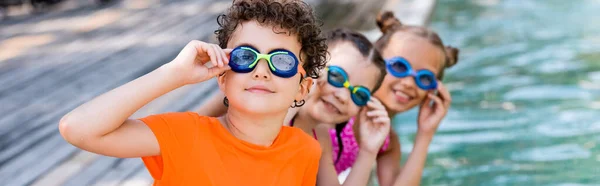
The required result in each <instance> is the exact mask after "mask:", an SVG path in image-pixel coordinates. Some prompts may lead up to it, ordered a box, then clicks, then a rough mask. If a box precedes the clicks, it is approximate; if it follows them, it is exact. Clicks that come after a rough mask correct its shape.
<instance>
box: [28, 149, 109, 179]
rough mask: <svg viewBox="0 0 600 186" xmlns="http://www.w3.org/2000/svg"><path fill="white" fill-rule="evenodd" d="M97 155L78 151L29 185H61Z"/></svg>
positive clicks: (96, 157)
mask: <svg viewBox="0 0 600 186" xmlns="http://www.w3.org/2000/svg"><path fill="white" fill-rule="evenodd" d="M98 157H100V155H97V154H93V153H91V152H86V151H79V152H77V154H76V155H74V156H73V157H71V159H69V160H68V161H67V163H63V164H61V165H60V166H58V167H56V168H54V169H53V170H52V171H51V172H49V173H48V174H45V175H44V176H43V177H42V178H40V179H38V180H36V181H35V182H34V183H33V184H31V186H61V185H63V184H64V183H65V182H66V181H67V179H68V178H70V175H74V174H75V173H77V172H79V171H81V170H83V169H84V168H85V167H87V166H89V165H90V164H91V163H92V162H93V161H94V160H96V159H98Z"/></svg>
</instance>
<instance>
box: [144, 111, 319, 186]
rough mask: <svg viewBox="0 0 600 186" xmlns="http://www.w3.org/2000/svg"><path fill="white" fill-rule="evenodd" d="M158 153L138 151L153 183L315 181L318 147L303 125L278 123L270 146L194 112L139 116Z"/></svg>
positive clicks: (283, 185) (278, 185)
mask: <svg viewBox="0 0 600 186" xmlns="http://www.w3.org/2000/svg"><path fill="white" fill-rule="evenodd" d="M141 120H142V121H143V122H144V123H146V124H147V125H148V126H149V127H150V129H151V130H152V132H154V135H155V136H156V139H157V140H158V143H159V145H160V152H161V155H159V156H150V157H142V160H143V161H144V164H145V165H146V168H148V171H150V174H151V175H152V177H153V178H154V186H166V185H169V186H175V185H177V186H179V185H181V186H188V185H191V186H196V185H215V186H216V185H218V186H221V185H224V186H228V185H232V186H239V185H244V186H254V185H260V186H265V185H267V186H268V185H272V186H287V185H290V186H307V185H311V186H314V185H315V184H316V178H317V170H318V167H319V159H320V157H321V147H320V146H319V143H318V142H317V141H316V140H315V139H313V138H312V137H310V136H309V135H307V134H306V133H304V132H303V131H302V130H300V129H297V128H292V127H286V126H282V128H281V131H280V132H279V135H278V136H277V138H276V139H275V141H274V142H273V144H272V145H271V146H269V147H264V146H259V145H254V144H251V143H248V142H245V141H242V140H240V139H237V138H236V137H235V136H233V135H231V133H229V131H227V130H226V129H225V127H224V126H223V125H221V123H220V122H219V121H218V120H217V119H216V118H211V117H204V116H199V115H198V114H196V113H193V112H184V113H167V114H160V115H153V116H148V117H146V118H142V119H141Z"/></svg>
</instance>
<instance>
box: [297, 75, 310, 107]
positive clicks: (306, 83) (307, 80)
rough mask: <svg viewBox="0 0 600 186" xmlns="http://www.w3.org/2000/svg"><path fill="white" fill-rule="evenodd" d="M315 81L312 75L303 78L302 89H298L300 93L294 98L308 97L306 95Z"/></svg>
mask: <svg viewBox="0 0 600 186" xmlns="http://www.w3.org/2000/svg"><path fill="white" fill-rule="evenodd" d="M313 82H314V80H313V79H312V78H311V77H305V78H304V79H302V82H300V90H299V91H298V94H296V97H295V98H294V99H295V100H296V101H301V100H303V99H304V98H306V95H308V93H309V92H310V90H311V88H312V87H313V84H314V83H313Z"/></svg>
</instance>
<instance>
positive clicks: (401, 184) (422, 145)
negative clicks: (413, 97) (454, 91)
mask: <svg viewBox="0 0 600 186" xmlns="http://www.w3.org/2000/svg"><path fill="white" fill-rule="evenodd" d="M439 82H440V84H439V87H438V89H437V90H438V92H439V96H437V95H435V94H433V93H429V94H428V95H427V98H425V100H423V103H421V106H420V108H419V116H418V121H417V122H418V125H417V126H418V127H417V135H416V136H415V145H414V147H413V150H412V152H411V153H410V155H409V156H408V159H407V161H406V165H404V167H403V168H402V171H401V173H400V175H398V179H397V180H396V183H394V185H395V186H406V185H409V186H410V185H420V184H421V177H422V175H423V168H424V167H425V160H427V151H428V149H429V144H430V143H431V141H432V140H433V136H434V134H435V132H436V131H437V128H438V127H439V126H440V123H441V122H442V119H443V118H444V117H445V116H446V113H447V112H448V109H449V108H450V103H451V102H452V99H451V97H450V92H448V90H447V89H446V87H445V86H444V85H443V84H442V83H441V81H439ZM432 101H433V104H431V102H432Z"/></svg>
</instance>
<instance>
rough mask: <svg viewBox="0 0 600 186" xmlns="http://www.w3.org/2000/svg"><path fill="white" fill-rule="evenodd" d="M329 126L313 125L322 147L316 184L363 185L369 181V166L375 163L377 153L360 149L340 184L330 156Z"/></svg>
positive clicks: (336, 185) (333, 185) (319, 185)
mask: <svg viewBox="0 0 600 186" xmlns="http://www.w3.org/2000/svg"><path fill="white" fill-rule="evenodd" d="M329 129H330V127H329V126H328V125H325V124H321V125H318V126H317V127H315V131H316V134H317V139H318V141H319V143H320V144H321V148H322V149H323V154H322V155H321V160H320V161H319V172H318V174H317V186H339V185H344V186H349V185H359V186H365V185H367V183H368V181H369V176H370V174H371V168H372V166H373V163H375V158H376V157H377V155H376V154H375V153H371V152H364V151H362V150H361V151H360V152H359V153H358V157H357V158H356V162H354V165H352V170H351V172H350V174H349V175H348V177H347V178H346V181H344V184H340V181H339V180H338V174H337V172H336V171H335V166H334V163H333V157H332V146H331V136H330V135H329Z"/></svg>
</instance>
